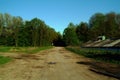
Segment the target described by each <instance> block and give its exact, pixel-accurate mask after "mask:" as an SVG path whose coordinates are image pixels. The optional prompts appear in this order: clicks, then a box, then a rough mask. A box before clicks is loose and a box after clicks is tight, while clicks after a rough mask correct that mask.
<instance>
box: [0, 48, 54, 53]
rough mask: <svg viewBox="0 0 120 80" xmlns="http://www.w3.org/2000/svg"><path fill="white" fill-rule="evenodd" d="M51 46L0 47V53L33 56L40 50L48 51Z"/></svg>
mask: <svg viewBox="0 0 120 80" xmlns="http://www.w3.org/2000/svg"><path fill="white" fill-rule="evenodd" d="M52 47H53V46H45V47H0V52H10V53H28V54H33V53H37V52H39V51H41V50H46V49H50V48H52Z"/></svg>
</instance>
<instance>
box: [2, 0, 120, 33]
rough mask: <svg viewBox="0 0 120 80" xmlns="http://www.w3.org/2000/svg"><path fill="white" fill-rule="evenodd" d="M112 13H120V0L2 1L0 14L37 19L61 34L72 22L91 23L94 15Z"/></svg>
mask: <svg viewBox="0 0 120 80" xmlns="http://www.w3.org/2000/svg"><path fill="white" fill-rule="evenodd" d="M111 11H113V12H116V13H120V0H0V13H9V14H11V15H12V16H21V17H22V18H23V19H24V20H31V19H33V18H35V17H37V18H39V19H41V20H43V21H45V23H46V24H47V25H49V26H51V27H52V28H54V29H55V30H56V31H60V32H61V33H62V32H63V30H64V29H65V28H66V27H67V25H68V24H69V23H70V22H73V23H74V24H79V23H80V22H81V21H83V22H89V19H90V17H91V16H92V15H93V14H95V13H97V12H102V13H109V12H111Z"/></svg>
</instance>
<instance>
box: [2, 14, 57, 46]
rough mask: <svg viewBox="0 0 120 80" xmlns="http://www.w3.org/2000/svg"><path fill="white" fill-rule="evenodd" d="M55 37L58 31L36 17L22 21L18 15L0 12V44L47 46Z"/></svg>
mask: <svg viewBox="0 0 120 80" xmlns="http://www.w3.org/2000/svg"><path fill="white" fill-rule="evenodd" d="M57 37H58V33H57V32H56V31H55V30H54V29H53V28H51V27H50V26H48V25H47V24H45V22H44V21H42V20H40V19H38V18H33V19H32V20H30V21H23V19H22V18H21V17H19V16H17V17H16V16H11V15H10V14H8V13H5V14H2V13H0V45H3V46H16V47H17V46H34V47H36V46H49V45H52V43H53V41H54V40H56V39H57Z"/></svg>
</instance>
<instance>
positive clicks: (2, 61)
mask: <svg viewBox="0 0 120 80" xmlns="http://www.w3.org/2000/svg"><path fill="white" fill-rule="evenodd" d="M11 60H12V58H9V57H4V56H0V65H3V64H5V63H8V62H10V61H11Z"/></svg>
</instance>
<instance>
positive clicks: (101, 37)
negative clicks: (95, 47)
mask: <svg viewBox="0 0 120 80" xmlns="http://www.w3.org/2000/svg"><path fill="white" fill-rule="evenodd" d="M97 39H98V40H105V39H106V37H105V36H104V35H103V36H98V38H97Z"/></svg>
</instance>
